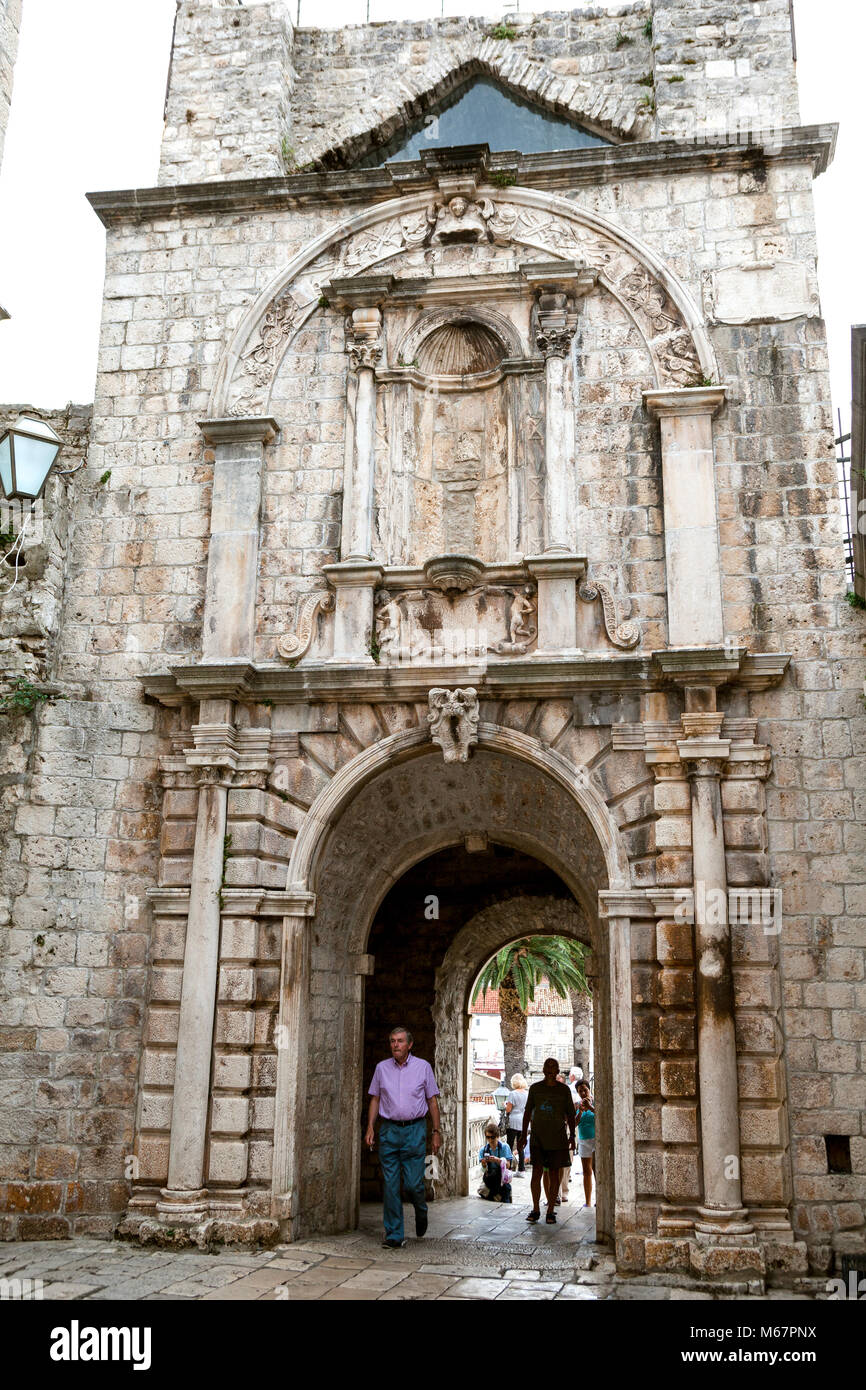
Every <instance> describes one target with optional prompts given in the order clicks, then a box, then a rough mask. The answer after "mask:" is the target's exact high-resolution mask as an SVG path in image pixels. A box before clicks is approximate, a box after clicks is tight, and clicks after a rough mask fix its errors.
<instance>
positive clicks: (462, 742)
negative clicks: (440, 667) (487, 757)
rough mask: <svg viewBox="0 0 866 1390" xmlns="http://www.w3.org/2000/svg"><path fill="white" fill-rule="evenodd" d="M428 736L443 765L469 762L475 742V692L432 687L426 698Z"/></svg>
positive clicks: (476, 701) (477, 717)
mask: <svg viewBox="0 0 866 1390" xmlns="http://www.w3.org/2000/svg"><path fill="white" fill-rule="evenodd" d="M427 698H428V704H429V707H430V708H429V713H428V715H427V721H428V723H429V725H430V737H431V738H432V740H433V742H434V743H438V745H439V747H440V748H441V749H442V752H443V753H444V755H445V761H446V763H465V762H468V761H469V750H470V748H472V747H473V745H474V744H476V743H477V742H478V719H479V714H480V712H479V708H478V693H477V691H476V690H474V689H473V687H472V686H468V687H466V689H464V690H460V689H458V690H447V689H445V688H444V687H436V688H435V689H433V690H431V691H430V693H429V695H428V697H427Z"/></svg>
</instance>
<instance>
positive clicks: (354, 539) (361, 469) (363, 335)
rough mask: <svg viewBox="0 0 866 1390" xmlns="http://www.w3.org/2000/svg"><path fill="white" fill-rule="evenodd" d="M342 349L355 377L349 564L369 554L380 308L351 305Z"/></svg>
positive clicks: (345, 542) (345, 547)
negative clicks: (344, 350) (352, 307)
mask: <svg viewBox="0 0 866 1390" xmlns="http://www.w3.org/2000/svg"><path fill="white" fill-rule="evenodd" d="M346 351H347V353H348V354H349V361H350V363H351V366H352V370H353V372H354V375H355V382H354V385H355V390H354V410H352V411H350V422H351V425H352V427H353V428H352V442H351V450H350V456H349V466H348V468H347V471H346V477H345V481H344V486H343V528H342V544H341V548H340V557H341V559H343V560H345V561H349V562H352V563H355V564H357V563H359V562H360V563H363V562H364V561H365V560H371V559H372V558H373V484H374V463H375V441H376V365H377V363H378V362H379V359H380V358H381V356H382V311H381V310H380V309H379V308H377V307H376V306H375V305H367V306H364V307H361V308H357V309H352V310H351V312H350V314H349V317H348V318H347V320H346Z"/></svg>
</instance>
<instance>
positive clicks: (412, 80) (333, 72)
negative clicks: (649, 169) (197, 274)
mask: <svg viewBox="0 0 866 1390" xmlns="http://www.w3.org/2000/svg"><path fill="white" fill-rule="evenodd" d="M506 27H507V28H508V30H509V36H508V37H506V38H496V37H493V35H494V33H495V32H496V30H495V26H491V24H490V23H489V21H487V20H484V19H481V18H477V17H470V18H456V17H455V18H449V19H441V20H424V21H401V20H391V21H387V22H385V23H379V24H370V25H358V26H350V27H348V28H345V29H341V30H318V29H299V30H298V31H297V32H295V31H293V29H292V25H291V21H290V19H289V16H288V12H287V9H286V7H285V6H284V5H283V4H281V3H271V4H254V5H250V6H247V7H237V6H235V5H232V4H229V3H221V4H217V5H214V4H212V3H211V0H180V3H179V4H178V14H177V24H176V30H175V44H174V54H173V58H172V66H171V73H170V77H169V95H168V101H167V106H166V130H165V139H164V142H163V149H162V163H161V170H160V182H161V183H182V182H191V181H195V180H201V179H219V178H251V177H254V176H258V175H263V174H279V173H282V172H285V171H292V170H294V169H300V168H306V167H308V166H311V167H312V166H318V165H319V164H320V163H321V164H322V165H323V166H324V167H351V165H353V164H355V163H357V161H358V160H359V159H360V158H361V157H363V156H364V155H366V154H368V153H369V152H370V151H371V150H373V149H375V148H376V146H378V145H381V144H384V143H387V141H388V140H389V139H390V137H391V136H392V135H393V134H394V133H395V131H397V130H399V129H401V128H402V127H403V126H405V125H406V124H409V123H411V122H412V121H413V120H418V119H419V118H421V117H422V116H423V115H424V113H425V112H426V111H428V110H430V109H431V108H432V107H434V106H435V105H436V103H437V102H438V101H440V100H441V99H443V98H444V97H446V96H447V95H448V94H449V92H451V91H452V90H454V89H455V88H456V87H458V86H459V85H460V84H461V83H462V82H464V81H466V80H467V79H468V78H469V77H471V76H472V75H473V74H475V75H478V74H482V73H487V74H489V75H491V76H493V77H494V78H496V79H498V80H499V81H500V82H502V83H503V84H504V85H505V86H506V88H510V89H511V90H513V91H514V92H516V93H518V94H519V95H523V96H525V97H527V98H529V99H530V100H531V99H536V100H537V99H539V98H542V97H543V99H544V103H545V104H546V105H547V106H548V107H549V108H550V109H551V110H553V111H556V112H559V113H561V114H565V115H570V116H572V117H573V118H575V119H578V120H583V121H584V122H585V123H586V124H587V125H588V126H589V128H590V129H592V130H594V131H597V132H599V133H600V134H602V135H605V134H607V135H609V136H610V137H611V138H612V139H614V140H615V141H619V140H621V139H628V140H648V139H659V138H664V137H665V136H667V135H683V134H687V135H694V134H696V133H700V132H702V131H711V130H730V129H732V128H736V127H738V126H744V127H746V128H752V129H753V128H772V127H775V126H785V125H794V124H796V122H797V119H798V110H797V95H796V84H795V78H794V63H793V49H792V41H791V30H790V16H789V12H788V3H787V0H745V3H743V4H739V5H735V4H722V5H720V4H718V3H704V4H701V5H698V6H695V5H690V4H685V3H684V2H683V0H644V3H640V4H633V5H622V6H621V7H619V8H617V9H613V10H599V9H592V8H587V9H580V10H578V9H575V10H571V11H565V12H557V13H549V14H543V15H535V16H533V17H530V18H525V19H523V18H517V19H515V20H513V21H511V20H509V23H508V25H507V26H506Z"/></svg>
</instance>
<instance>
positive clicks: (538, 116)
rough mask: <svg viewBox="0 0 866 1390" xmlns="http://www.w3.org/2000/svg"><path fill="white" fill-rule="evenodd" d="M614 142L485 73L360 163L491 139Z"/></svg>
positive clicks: (549, 145) (515, 145)
mask: <svg viewBox="0 0 866 1390" xmlns="http://www.w3.org/2000/svg"><path fill="white" fill-rule="evenodd" d="M609 143H610V141H608V140H603V139H602V138H601V136H600V135H591V134H590V132H589V131H588V130H584V129H583V128H582V127H581V126H579V125H576V124H574V123H573V122H571V121H567V120H565V119H564V117H562V116H554V115H552V114H551V113H550V112H548V111H544V110H542V108H541V107H540V106H535V105H534V104H533V103H532V102H529V101H524V100H523V98H522V97H518V96H514V95H513V94H512V93H511V92H506V91H504V90H503V88H502V87H499V86H497V84H496V83H495V82H490V81H488V80H487V79H486V78H483V77H482V78H476V79H475V80H474V81H472V82H471V83H470V84H468V85H466V86H464V87H461V88H458V89H457V91H455V92H453V93H452V95H451V96H450V97H449V98H448V99H447V100H446V101H444V102H441V103H440V104H439V106H438V107H437V108H435V109H434V110H433V111H431V112H430V113H428V115H426V116H424V117H422V118H421V119H420V120H419V121H418V122H417V123H416V124H415V126H414V128H413V129H412V131H411V133H409V134H407V132H406V130H401V131H399V132H398V133H397V135H395V136H394V138H393V139H392V140H391V141H390V142H389V144H387V145H380V146H379V147H378V148H377V149H375V150H373V151H371V153H370V154H368V155H367V156H366V158H364V159H363V160H361V162H360V165H359V166H358V167H360V168H376V167H378V166H379V165H381V164H388V163H393V162H396V161H398V160H409V159H418V157H419V156H420V154H421V151H422V150H430V149H436V148H437V147H438V146H445V145H478V144H486V145H488V146H489V147H490V149H491V150H520V151H521V153H523V154H538V153H540V152H542V151H544V150H579V149H585V148H586V147H588V146H590V145H607V144H609Z"/></svg>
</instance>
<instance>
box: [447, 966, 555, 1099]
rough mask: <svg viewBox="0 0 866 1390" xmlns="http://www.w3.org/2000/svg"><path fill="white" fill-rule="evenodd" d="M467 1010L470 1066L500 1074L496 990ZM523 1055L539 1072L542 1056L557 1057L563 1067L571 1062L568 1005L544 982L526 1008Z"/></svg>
mask: <svg viewBox="0 0 866 1390" xmlns="http://www.w3.org/2000/svg"><path fill="white" fill-rule="evenodd" d="M469 1012H470V1013H471V1015H472V1025H471V1027H470V1030H469V1039H470V1042H471V1044H472V1065H473V1067H474V1068H475V1070H476V1071H486V1072H490V1073H491V1074H492V1075H493V1076H502V1075H503V1072H504V1070H505V1053H504V1050H503V1046H502V1033H501V1031H500V1027H499V990H498V989H488V990H487V992H486V993H485V995H484V998H483V999H480V1000H479V1001H478V1003H477V1004H472V1005H471V1006H470V1010H469ZM525 1055H526V1060H527V1062H529V1063H530V1070H531V1071H532V1073H533V1074H535V1073H536V1072H539V1073H540V1072H541V1066H542V1063H543V1061H544V1059H545V1057H557V1058H558V1059H559V1061H560V1063H561V1064H562V1066H563V1067H565V1068H567V1067H570V1066H571V1065H572V1064H573V1061H574V1040H573V1020H572V1012H571V1004H570V1003H569V1001H568V1000H567V999H563V998H562V997H561V996H560V995H558V994H556V993H555V992H554V991H553V990H551V989H548V988H547V986H546V985H542V986H541V987H540V988H539V989H537V990H536V992H535V999H534V1001H533V1002H532V1003H531V1004H530V1006H529V1009H528V1011H527V1016H526V1049H525ZM507 1079H509V1080H510V1078H507Z"/></svg>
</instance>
